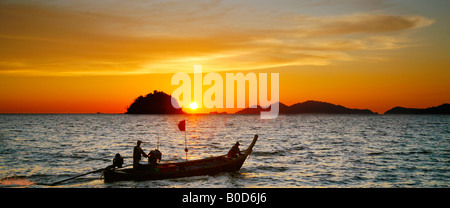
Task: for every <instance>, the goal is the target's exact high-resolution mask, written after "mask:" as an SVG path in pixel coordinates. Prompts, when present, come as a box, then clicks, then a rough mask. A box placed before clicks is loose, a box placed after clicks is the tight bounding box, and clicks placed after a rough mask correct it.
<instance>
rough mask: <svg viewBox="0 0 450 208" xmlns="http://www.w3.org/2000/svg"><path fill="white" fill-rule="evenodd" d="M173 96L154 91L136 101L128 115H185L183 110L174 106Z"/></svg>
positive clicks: (128, 110) (129, 109)
mask: <svg viewBox="0 0 450 208" xmlns="http://www.w3.org/2000/svg"><path fill="white" fill-rule="evenodd" d="M172 99H174V98H172V96H170V95H168V94H166V93H164V92H162V91H156V90H155V91H153V93H149V94H147V95H146V96H145V97H143V96H142V95H141V96H139V97H137V98H136V99H134V102H133V103H132V104H131V105H130V107H129V108H128V109H127V112H126V114H183V113H185V112H183V110H182V109H181V108H179V109H177V108H174V107H173V106H172ZM177 103H178V102H177Z"/></svg>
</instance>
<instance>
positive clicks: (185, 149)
mask: <svg viewBox="0 0 450 208" xmlns="http://www.w3.org/2000/svg"><path fill="white" fill-rule="evenodd" d="M184 147H185V148H184V151H185V152H186V162H187V160H188V151H189V150H188V148H187V136H186V130H185V131H184Z"/></svg>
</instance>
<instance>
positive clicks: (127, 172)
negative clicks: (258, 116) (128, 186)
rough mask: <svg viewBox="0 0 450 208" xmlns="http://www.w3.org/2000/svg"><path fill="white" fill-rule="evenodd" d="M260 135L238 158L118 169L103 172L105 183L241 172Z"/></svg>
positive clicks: (217, 158) (217, 157) (209, 158)
mask: <svg viewBox="0 0 450 208" xmlns="http://www.w3.org/2000/svg"><path fill="white" fill-rule="evenodd" d="M256 140H258V135H255V137H254V138H253V141H252V143H251V144H250V146H249V147H248V148H247V149H246V150H244V151H241V153H240V154H239V156H237V157H228V156H227V155H221V156H216V157H208V158H205V159H199V160H191V161H185V162H177V163H161V164H158V165H156V166H153V167H152V166H147V167H146V166H144V167H143V168H139V169H138V170H134V169H133V168H118V169H108V168H107V169H105V170H103V175H104V181H105V182H114V181H128V180H134V181H145V180H161V179H169V178H182V177H191V176H200V175H216V174H218V173H221V172H236V171H239V170H240V169H241V167H242V165H243V164H244V162H245V160H246V159H247V157H248V156H249V155H250V154H251V153H252V151H253V146H255V143H256Z"/></svg>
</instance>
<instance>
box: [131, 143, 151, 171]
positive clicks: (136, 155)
mask: <svg viewBox="0 0 450 208" xmlns="http://www.w3.org/2000/svg"><path fill="white" fill-rule="evenodd" d="M141 143H142V141H141V140H138V141H137V145H136V146H135V147H134V149H133V169H134V170H137V169H139V166H140V164H139V161H141V155H142V156H144V157H148V155H146V154H145V152H144V151H143V150H142V149H141Z"/></svg>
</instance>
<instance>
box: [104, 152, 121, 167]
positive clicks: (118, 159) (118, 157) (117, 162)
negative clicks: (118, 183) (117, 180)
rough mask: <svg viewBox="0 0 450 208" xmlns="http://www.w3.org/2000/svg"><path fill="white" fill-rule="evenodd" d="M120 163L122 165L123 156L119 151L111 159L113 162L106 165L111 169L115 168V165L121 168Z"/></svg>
mask: <svg viewBox="0 0 450 208" xmlns="http://www.w3.org/2000/svg"><path fill="white" fill-rule="evenodd" d="M122 165H123V157H122V156H120V154H119V153H117V154H116V156H115V157H114V159H113V164H112V165H110V166H108V167H107V169H111V170H113V169H116V167H117V168H121V167H122Z"/></svg>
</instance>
